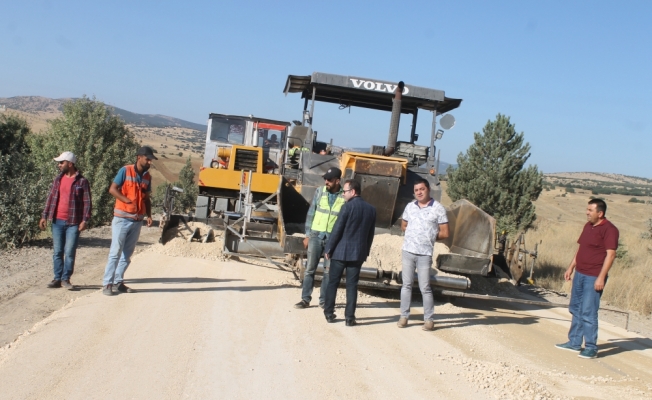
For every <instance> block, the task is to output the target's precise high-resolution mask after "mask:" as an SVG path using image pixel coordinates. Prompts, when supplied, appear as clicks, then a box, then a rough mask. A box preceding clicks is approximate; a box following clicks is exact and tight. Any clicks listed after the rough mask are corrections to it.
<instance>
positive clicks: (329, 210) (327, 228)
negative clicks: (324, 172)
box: [310, 187, 346, 233]
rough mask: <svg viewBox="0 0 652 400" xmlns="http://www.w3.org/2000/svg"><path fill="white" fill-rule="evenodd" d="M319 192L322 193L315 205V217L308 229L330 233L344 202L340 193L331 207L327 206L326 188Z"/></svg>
mask: <svg viewBox="0 0 652 400" xmlns="http://www.w3.org/2000/svg"><path fill="white" fill-rule="evenodd" d="M320 190H321V191H322V192H321V197H319V203H317V208H316V210H315V217H314V218H313V220H312V225H311V227H310V229H311V230H313V231H317V232H326V233H331V231H332V230H333V226H335V221H337V216H338V215H339V213H340V210H341V209H342V206H343V205H344V203H346V200H344V197H342V192H341V191H340V193H339V194H338V196H337V198H336V199H335V201H334V202H333V207H330V206H329V205H328V190H326V187H322V188H320Z"/></svg>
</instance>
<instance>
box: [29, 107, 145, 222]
mask: <svg viewBox="0 0 652 400" xmlns="http://www.w3.org/2000/svg"><path fill="white" fill-rule="evenodd" d="M32 148H33V149H34V153H35V156H36V159H37V160H39V162H41V163H43V164H44V165H50V166H51V173H52V174H53V175H54V174H55V173H56V171H55V165H54V163H53V162H52V158H53V157H56V156H58V155H59V154H61V153H62V152H64V151H72V152H73V153H74V154H75V155H76V156H77V165H76V167H77V169H79V170H80V171H81V172H82V174H83V175H84V176H85V177H86V178H87V179H88V181H89V182H90V186H91V196H92V199H93V211H92V216H91V222H92V224H93V225H101V224H105V223H108V222H109V221H111V219H112V216H113V207H114V199H113V196H111V195H110V194H109V192H108V190H109V186H110V185H111V182H112V180H113V178H114V177H115V175H116V173H117V172H118V170H119V169H120V168H121V167H123V166H124V165H126V164H130V163H134V162H135V160H136V151H137V150H138V143H137V142H136V139H135V136H134V134H133V132H131V131H130V130H129V129H128V128H127V126H126V125H125V123H124V121H123V120H122V119H121V118H120V117H119V116H116V115H113V114H112V113H111V111H110V109H109V107H108V106H106V105H105V104H104V103H103V102H101V101H98V100H96V99H95V98H92V99H90V98H88V97H86V96H84V97H82V98H81V99H75V100H71V101H68V102H66V103H64V104H63V116H62V117H60V118H57V119H55V120H53V121H51V122H50V125H49V127H48V129H47V130H46V132H45V133H44V134H41V135H38V136H37V137H36V138H35V139H34V141H33V146H32Z"/></svg>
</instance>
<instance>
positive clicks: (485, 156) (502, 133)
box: [447, 114, 543, 233]
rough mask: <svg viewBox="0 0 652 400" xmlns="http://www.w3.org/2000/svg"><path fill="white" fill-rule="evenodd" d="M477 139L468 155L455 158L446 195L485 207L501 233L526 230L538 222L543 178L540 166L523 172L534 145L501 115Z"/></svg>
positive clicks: (449, 173) (489, 123) (486, 126)
mask: <svg viewBox="0 0 652 400" xmlns="http://www.w3.org/2000/svg"><path fill="white" fill-rule="evenodd" d="M474 137H475V142H474V143H473V144H472V145H471V146H470V147H469V148H468V150H467V151H466V154H462V153H460V154H459V155H458V156H457V164H458V168H456V169H452V168H451V167H449V168H448V171H447V172H448V189H447V192H448V195H449V196H450V198H451V200H453V201H457V200H459V199H462V198H465V199H467V200H469V201H471V202H472V203H474V204H475V205H477V206H478V207H480V208H481V209H483V210H484V211H485V212H487V213H488V214H490V215H491V216H493V217H494V218H495V219H496V223H497V228H498V229H499V230H507V231H508V232H512V233H515V232H517V231H519V230H522V229H526V228H527V227H529V226H530V225H531V224H532V222H534V220H535V218H536V214H535V207H534V204H533V202H534V201H535V200H536V199H537V198H538V197H539V195H540V194H541V190H542V188H543V174H542V173H540V172H539V171H538V169H537V167H536V166H535V165H530V166H528V167H527V168H524V167H525V163H526V162H527V160H528V158H529V157H530V144H529V143H526V142H525V141H524V134H523V133H522V132H521V133H517V132H516V129H515V127H514V124H512V123H511V122H510V119H509V117H508V116H505V115H501V114H498V115H497V116H496V120H495V121H488V122H487V124H486V125H485V127H484V128H483V130H482V134H480V133H477V132H476V133H474Z"/></svg>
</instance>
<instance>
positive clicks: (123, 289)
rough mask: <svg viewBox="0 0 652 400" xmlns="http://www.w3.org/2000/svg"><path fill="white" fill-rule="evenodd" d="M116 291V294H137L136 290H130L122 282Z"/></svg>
mask: <svg viewBox="0 0 652 400" xmlns="http://www.w3.org/2000/svg"><path fill="white" fill-rule="evenodd" d="M114 289H115V291H116V292H120V293H136V290H134V289H132V288H130V287H129V286H127V285H125V284H124V283H122V282H120V283H118V284H117V285H116V287H115V288H114Z"/></svg>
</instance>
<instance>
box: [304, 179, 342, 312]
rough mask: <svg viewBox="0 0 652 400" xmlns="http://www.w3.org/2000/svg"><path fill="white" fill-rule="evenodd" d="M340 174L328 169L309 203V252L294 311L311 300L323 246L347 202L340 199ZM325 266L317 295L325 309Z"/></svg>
mask: <svg viewBox="0 0 652 400" xmlns="http://www.w3.org/2000/svg"><path fill="white" fill-rule="evenodd" d="M341 177H342V171H340V169H339V168H335V167H333V168H329V169H328V171H327V172H326V173H325V174H324V176H323V178H324V186H320V187H318V188H317V190H316V191H315V195H314V197H313V199H312V204H310V208H309V209H308V214H307V216H306V238H305V239H304V240H303V246H304V247H305V248H307V249H308V260H307V265H306V272H305V274H304V275H303V290H302V292H301V301H300V302H298V303H297V304H295V305H294V308H308V307H310V300H312V289H313V283H314V280H315V271H316V270H317V265H318V264H319V259H320V258H321V257H322V255H323V253H324V247H325V246H326V242H328V237H329V236H330V233H331V231H332V230H333V226H334V225H335V221H337V216H338V214H339V212H340V209H341V208H342V206H343V205H344V204H345V203H346V201H345V200H344V197H343V192H342V187H341V186H340V178H341ZM328 266H329V260H324V276H323V278H322V281H321V291H320V293H319V306H320V307H322V308H323V307H324V301H325V299H326V287H327V286H328Z"/></svg>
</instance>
